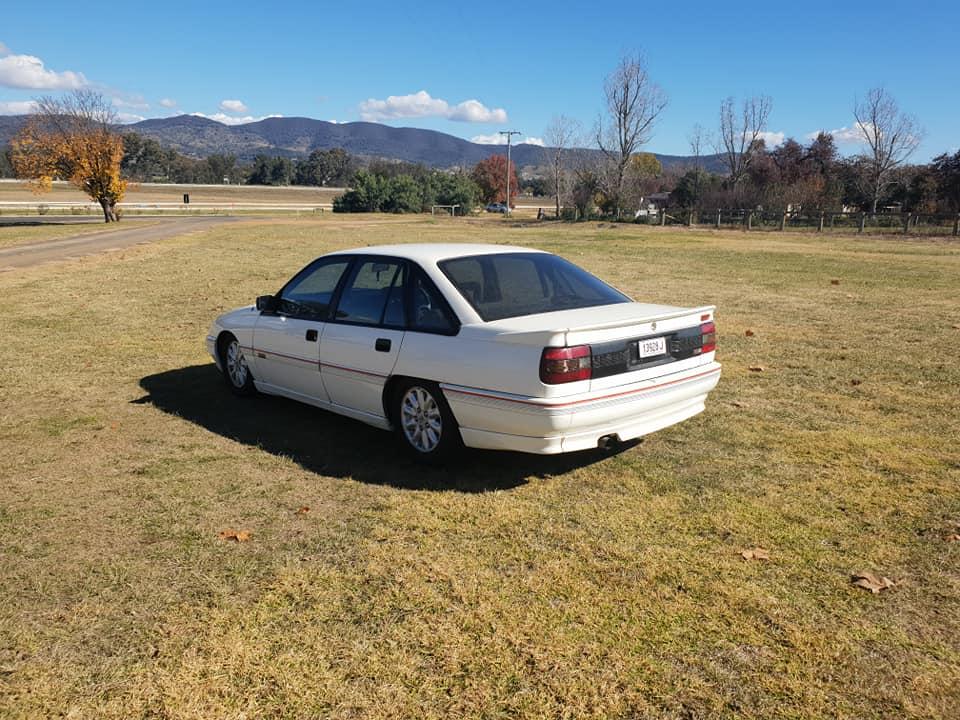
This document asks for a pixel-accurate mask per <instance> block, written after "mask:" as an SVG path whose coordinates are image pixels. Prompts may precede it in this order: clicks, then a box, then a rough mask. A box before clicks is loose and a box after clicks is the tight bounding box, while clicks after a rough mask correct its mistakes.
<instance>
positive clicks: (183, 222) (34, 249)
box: [0, 217, 235, 272]
mask: <svg viewBox="0 0 960 720" xmlns="http://www.w3.org/2000/svg"><path fill="white" fill-rule="evenodd" d="M4 219H5V220H6V219H8V218H4ZM233 220H235V218H232V217H191V218H164V219H163V220H160V221H159V222H156V224H152V225H148V226H146V227H137V226H136V225H135V224H133V223H131V227H130V228H124V229H123V230H108V231H105V232H102V233H85V234H83V235H75V236H73V237H67V238H61V239H59V240H46V241H44V242H37V243H32V244H30V245H16V246H14V247H11V248H6V249H0V272H3V271H5V270H14V269H16V268H24V267H31V266H33V265H42V264H44V263H49V262H56V261H58V260H74V259H76V258H80V257H84V256H86V255H96V254H97V253H102V252H107V251H110V250H119V249H121V248H126V247H130V246H131V245H142V244H144V243H149V242H155V241H157V240H165V239H166V238H170V237H174V236H176V235H181V234H183V233H187V232H191V231H194V230H203V229H205V228H209V227H213V226H214V225H219V224H221V223H224V222H232V221H233ZM126 222H129V221H125V223H126Z"/></svg>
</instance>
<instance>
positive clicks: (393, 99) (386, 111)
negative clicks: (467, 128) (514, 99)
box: [360, 90, 507, 123]
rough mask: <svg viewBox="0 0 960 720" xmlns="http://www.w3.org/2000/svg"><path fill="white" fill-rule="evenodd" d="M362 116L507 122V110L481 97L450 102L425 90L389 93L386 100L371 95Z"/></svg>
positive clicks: (373, 119)
mask: <svg viewBox="0 0 960 720" xmlns="http://www.w3.org/2000/svg"><path fill="white" fill-rule="evenodd" d="M360 117H361V118H362V119H363V120H366V121H368V122H380V121H382V120H396V119H397V118H412V117H442V118H447V119H448V120H456V121H457V122H474V123H490V122H506V121H507V111H506V110H504V109H503V108H495V109H491V108H488V107H487V106H486V105H484V104H483V103H482V102H480V101H479V100H464V101H463V102H462V103H459V104H458V105H450V103H448V102H447V101H446V100H443V99H441V98H434V97H430V93H428V92H427V91H426V90H421V91H420V92H417V93H413V94H412V95H390V96H389V97H388V98H387V99H386V100H376V99H374V98H370V99H369V100H365V101H364V102H362V103H360Z"/></svg>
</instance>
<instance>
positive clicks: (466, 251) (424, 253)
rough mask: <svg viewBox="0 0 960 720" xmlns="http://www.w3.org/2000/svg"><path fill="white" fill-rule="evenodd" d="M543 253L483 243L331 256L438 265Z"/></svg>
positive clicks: (416, 246) (404, 246)
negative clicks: (461, 259)
mask: <svg viewBox="0 0 960 720" xmlns="http://www.w3.org/2000/svg"><path fill="white" fill-rule="evenodd" d="M515 252H524V253H542V252H543V250H534V249H533V248H525V247H517V246H515V245H491V244H483V243H408V244H399V245H371V246H369V247H362V248H354V249H352V250H338V251H337V252H333V253H330V254H331V255H389V256H391V257H400V258H406V259H408V260H414V261H416V262H420V263H437V262H440V261H441V260H449V259H451V258H457V257H469V256H471V255H496V254H499V253H515Z"/></svg>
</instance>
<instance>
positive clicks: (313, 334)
mask: <svg viewBox="0 0 960 720" xmlns="http://www.w3.org/2000/svg"><path fill="white" fill-rule="evenodd" d="M304 337H306V339H307V342H316V341H317V331H316V330H312V329H311V330H307V334H306V335H305V336H304Z"/></svg>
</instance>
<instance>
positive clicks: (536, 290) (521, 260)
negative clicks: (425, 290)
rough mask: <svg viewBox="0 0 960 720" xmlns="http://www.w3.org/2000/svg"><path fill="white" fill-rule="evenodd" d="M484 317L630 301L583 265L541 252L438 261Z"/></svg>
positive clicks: (509, 315) (500, 317) (492, 318)
mask: <svg viewBox="0 0 960 720" xmlns="http://www.w3.org/2000/svg"><path fill="white" fill-rule="evenodd" d="M439 266H440V269H441V270H442V271H443V273H444V274H445V275H446V276H447V277H448V278H449V279H450V282H452V283H453V284H454V285H455V286H456V288H457V290H459V291H460V294H461V295H463V297H464V299H465V300H466V301H467V302H469V303H470V304H471V305H472V306H473V308H474V310H476V311H477V314H479V315H480V317H481V318H483V319H484V320H485V321H488V322H489V321H491V320H501V319H503V318H511V317H520V316H522V315H535V314H537V313H545V312H553V311H556V310H570V309H572V308H584V307H595V306H598V305H613V304H616V303H624V302H630V298H628V297H627V296H626V295H624V294H623V293H621V292H619V291H618V290H614V289H613V288H612V287H610V286H609V285H607V284H606V283H604V282H603V281H601V280H599V279H597V278H596V277H594V276H593V275H591V274H590V273H588V272H587V271H586V270H583V269H582V268H579V267H577V266H576V265H574V264H573V263H571V262H568V261H567V260H564V259H563V258H561V257H557V256H556V255H549V254H547V253H503V254H499V255H474V256H470V257H462V258H453V259H451V260H444V261H443V262H441V263H439Z"/></svg>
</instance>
